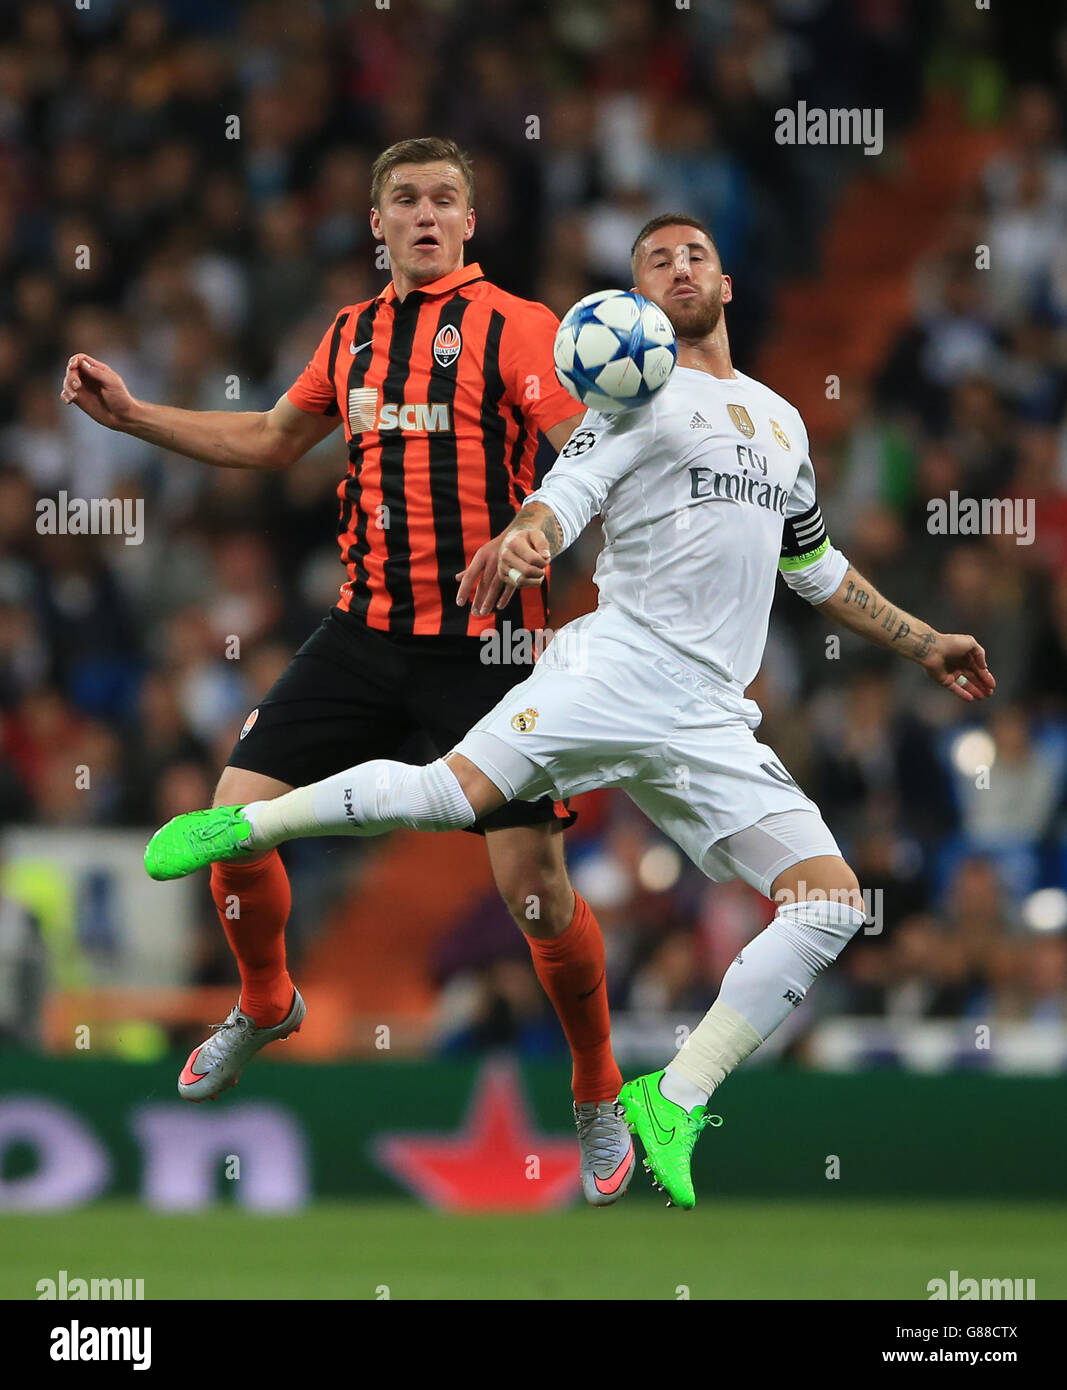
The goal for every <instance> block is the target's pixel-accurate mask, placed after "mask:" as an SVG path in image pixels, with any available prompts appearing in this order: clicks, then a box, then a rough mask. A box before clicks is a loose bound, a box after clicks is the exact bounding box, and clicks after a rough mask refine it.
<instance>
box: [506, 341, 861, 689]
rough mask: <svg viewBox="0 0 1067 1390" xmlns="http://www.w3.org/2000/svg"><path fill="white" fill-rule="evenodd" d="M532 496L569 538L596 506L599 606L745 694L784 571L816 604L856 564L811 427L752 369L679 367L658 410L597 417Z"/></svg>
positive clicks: (655, 404)
mask: <svg viewBox="0 0 1067 1390" xmlns="http://www.w3.org/2000/svg"><path fill="white" fill-rule="evenodd" d="M526 500H527V502H543V503H545V505H546V506H549V507H551V509H552V511H553V512H554V513H555V515H556V517H557V518H558V519H559V523H560V526H561V527H562V529H563V538H564V545H565V546H569V545H571V544H572V543H573V542H574V541H575V540H576V539H577V538H578V536H579V535H580V534H581V533H582V531H583V530H584V529H585V527H586V526H587V525H588V523H589V521H590V520H591V519H592V518H593V517H594V516H595V515H597V514H598V513H599V514H600V516H601V517H602V518H603V523H604V537H605V545H604V549H603V551H602V552H601V555H600V559H599V561H598V563H597V567H596V573H595V575H594V582H595V583H596V585H597V588H598V589H599V590H600V605H599V606H600V607H601V608H614V609H618V610H621V611H622V612H623V613H625V614H627V615H628V616H629V617H630V618H632V619H633V620H634V621H636V622H638V623H640V624H642V625H643V626H644V627H645V628H647V629H648V630H649V631H651V632H652V633H654V634H656V635H658V636H659V637H660V638H661V639H662V640H663V641H665V642H667V643H669V644H670V645H671V646H672V647H674V648H675V649H676V650H677V651H678V652H680V653H681V654H683V655H685V656H686V657H687V658H688V659H689V660H691V661H696V662H697V663H699V664H700V665H701V666H702V667H704V668H705V669H706V670H707V671H708V672H710V673H711V674H713V675H714V676H715V677H717V678H718V679H719V680H721V681H724V682H726V683H727V684H729V685H730V686H733V687H734V688H735V689H738V690H744V688H745V687H746V686H747V685H748V684H749V683H750V682H751V681H752V680H753V678H754V677H755V675H756V673H757V672H758V670H759V668H760V663H761V662H762V660H763V649H764V646H765V644H766V640H767V624H768V620H769V617H770V610H771V602H772V600H773V598H774V582H775V576H776V574H777V573H778V571H779V569H781V571H782V573H783V575H784V577H785V579H786V581H787V582H788V583H789V584H790V585H791V586H792V587H794V588H796V589H797V590H798V591H799V592H800V593H802V594H803V596H804V597H805V598H807V599H808V600H809V601H811V602H813V603H821V602H823V601H824V600H825V599H827V598H829V597H830V596H831V595H832V594H833V593H834V592H835V591H836V590H837V588H838V587H839V586H840V584H841V581H842V579H843V578H844V576H845V573H846V571H847V569H848V562H847V560H846V559H845V557H844V556H843V555H841V554H840V552H838V551H836V550H834V549H833V547H832V546H831V545H830V542H829V539H828V538H827V535H826V530H825V527H824V526H823V522H822V516H821V514H820V512H819V506H818V502H817V500H816V496H815V472H814V469H813V468H812V464H811V459H810V457H809V455H808V436H807V431H806V430H805V428H804V422H803V421H802V420H801V418H800V415H799V413H798V412H797V411H796V410H795V409H794V408H793V406H791V405H790V404H789V403H788V401H785V400H783V399H782V397H781V396H779V395H776V394H775V392H773V391H771V390H769V389H768V388H767V387H766V386H764V385H762V384H761V383H760V382H758V381H754V380H753V379H752V378H751V377H749V376H745V375H744V374H743V373H741V372H737V373H736V375H735V376H734V377H732V378H730V379H728V380H720V379H718V378H717V377H713V376H711V375H710V374H709V373H708V372H702V371H698V370H696V369H695V368H690V367H676V368H675V369H674V372H673V374H672V376H671V379H670V381H668V383H667V385H666V386H665V387H664V388H663V390H662V391H660V392H659V394H658V395H657V396H656V397H655V398H654V399H653V400H652V401H651V402H650V403H649V404H648V405H647V406H642V407H639V408H638V409H636V410H633V411H630V412H627V413H624V414H621V415H613V416H609V415H599V414H597V413H595V412H593V411H590V412H589V413H588V414H587V415H586V417H585V419H584V420H583V421H582V423H581V425H580V426H579V427H578V429H577V430H576V431H575V432H574V434H573V435H572V436H571V438H570V439H569V440H568V441H567V443H566V444H565V445H564V447H563V449H562V451H561V453H560V455H559V457H558V458H557V460H556V462H555V464H554V465H553V467H552V468H551V469H550V471H549V472H548V473H547V474H546V476H545V479H544V481H543V482H542V484H541V487H540V488H539V489H538V490H537V491H536V492H534V493H533V494H531V496H530V497H528V498H527V499H526Z"/></svg>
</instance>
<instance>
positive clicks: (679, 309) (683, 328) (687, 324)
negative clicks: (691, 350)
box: [661, 290, 722, 338]
mask: <svg viewBox="0 0 1067 1390" xmlns="http://www.w3.org/2000/svg"><path fill="white" fill-rule="evenodd" d="M668 304H669V307H664V306H661V307H663V312H664V313H665V314H666V315H667V317H668V318H669V319H670V321H671V325H672V327H673V328H674V331H675V333H676V334H677V335H678V337H679V338H706V337H708V336H709V335H710V334H712V333H714V332H715V329H716V328H717V327H718V325H719V319H720V318H722V290H716V291H715V292H714V293H713V294H712V295H711V296H710V297H709V298H707V299H705V298H703V297H701V298H696V297H694V298H692V299H684V300H674V301H668Z"/></svg>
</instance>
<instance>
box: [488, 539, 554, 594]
mask: <svg viewBox="0 0 1067 1390" xmlns="http://www.w3.org/2000/svg"><path fill="white" fill-rule="evenodd" d="M551 559H552V547H551V546H550V545H549V543H548V537H547V536H546V535H545V534H544V532H543V531H540V530H538V529H537V528H535V527H533V526H521V527H519V526H511V527H509V528H508V529H507V531H505V532H504V538H503V541H502V543H501V546H500V558H499V561H498V562H497V563H498V568H499V575H500V578H501V579H502V580H504V582H505V583H507V584H514V585H515V587H516V588H517V589H528V588H532V587H533V586H534V585H537V584H541V583H543V582H544V578H545V570H546V569H547V568H548V564H549V561H550V560H551Z"/></svg>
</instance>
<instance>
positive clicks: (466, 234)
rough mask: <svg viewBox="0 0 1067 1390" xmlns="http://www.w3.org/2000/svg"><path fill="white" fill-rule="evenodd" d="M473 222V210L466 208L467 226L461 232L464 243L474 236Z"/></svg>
mask: <svg viewBox="0 0 1067 1390" xmlns="http://www.w3.org/2000/svg"><path fill="white" fill-rule="evenodd" d="M474 221H475V218H474V209H473V208H468V209H467V225H466V227H465V228H464V231H463V240H464V241H470V239H471V237H472V236H473V235H474Z"/></svg>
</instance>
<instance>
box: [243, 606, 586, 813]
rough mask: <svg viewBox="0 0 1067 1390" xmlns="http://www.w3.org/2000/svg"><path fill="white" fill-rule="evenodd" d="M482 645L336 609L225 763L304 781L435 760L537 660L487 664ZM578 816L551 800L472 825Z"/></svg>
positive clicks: (516, 805) (298, 783) (511, 805)
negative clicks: (414, 633)
mask: <svg viewBox="0 0 1067 1390" xmlns="http://www.w3.org/2000/svg"><path fill="white" fill-rule="evenodd" d="M501 645H503V644H501ZM486 650H487V646H486V644H484V643H483V642H482V641H481V640H480V639H479V638H477V637H392V636H390V635H389V634H388V633H385V632H378V631H376V630H375V629H373V628H369V627H367V625H366V623H365V622H363V620H362V619H361V618H357V617H355V616H353V615H352V614H351V613H345V612H343V611H342V610H340V609H338V608H333V609H331V610H330V612H329V613H327V615H326V617H325V618H324V619H323V622H322V624H321V626H320V627H319V628H318V629H317V630H316V631H315V632H313V633H312V635H311V636H310V637H309V638H308V640H307V641H306V642H305V643H304V645H303V646H302V647H301V648H300V650H299V651H298V652H297V654H296V655H295V656H294V657H293V659H292V661H290V663H289V665H288V666H287V667H286V668H285V670H284V671H283V672H282V674H281V675H280V676H279V677H278V679H277V680H276V681H275V682H274V684H273V685H272V686H271V688H270V690H268V692H267V693H266V695H265V696H264V697H263V699H262V700H260V702H259V704H258V705H257V706H256V708H255V710H253V711H252V713H251V714H250V715H249V716H248V719H247V720H246V721H245V726H244V728H243V729H242V730H241V735H240V737H239V738H238V740H237V742H236V743H235V744H234V746H233V752H232V753H231V754H230V758H229V764H228V766H230V767H239V768H243V769H244V770H245V771H247V772H260V773H262V774H263V775H264V776H265V777H276V778H277V779H278V780H279V781H281V782H288V783H289V785H290V786H293V787H303V786H307V784H308V783H309V782H318V781H321V779H322V778H323V777H330V776H332V775H333V774H334V773H336V772H343V771H344V769H345V768H346V767H355V766H356V765H357V764H359V763H365V762H367V761H369V760H370V759H371V758H395V759H398V760H399V761H401V762H409V763H425V762H431V761H432V760H433V759H434V758H435V757H441V756H442V755H443V754H445V753H448V752H450V751H451V750H452V749H453V748H454V747H455V746H456V744H457V743H458V742H459V740H460V739H461V738H462V737H463V735H464V734H465V733H466V732H467V730H468V729H470V728H471V727H472V725H474V724H476V723H477V722H478V720H479V719H481V717H482V715H483V714H486V713H487V712H488V711H489V710H491V709H492V708H493V706H494V705H495V704H496V703H497V701H498V700H500V699H501V698H502V697H503V696H504V695H505V694H506V693H507V692H508V691H509V690H510V689H512V687H513V686H515V685H517V684H518V683H519V682H520V681H522V680H525V679H526V677H527V676H528V675H529V674H530V671H531V669H532V665H525V664H522V663H501V662H499V661H498V662H495V663H487V662H484V661H483V660H482V659H481V658H482V654H483V652H485V651H486ZM497 650H499V648H497ZM576 819H577V816H576V814H575V813H574V812H572V811H570V810H569V809H568V807H567V805H566V803H565V802H562V801H553V800H552V798H551V797H548V796H545V797H542V798H541V799H540V800H539V801H511V802H508V804H507V805H506V806H501V807H499V809H497V810H496V811H493V812H492V813H491V814H490V815H488V816H486V817H484V819H482V820H480V821H478V823H477V824H476V825H474V826H471V827H470V828H471V829H472V830H474V831H475V832H477V833H479V834H480V833H482V832H483V831H485V830H500V829H504V828H505V827H507V826H515V825H544V824H547V823H558V824H559V825H560V826H561V827H566V826H568V825H571V824H573V822H574V821H575V820H576Z"/></svg>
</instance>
